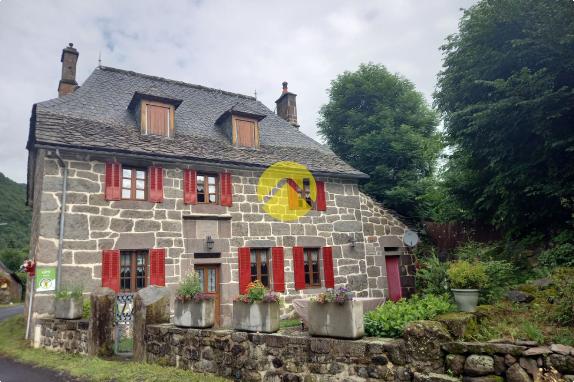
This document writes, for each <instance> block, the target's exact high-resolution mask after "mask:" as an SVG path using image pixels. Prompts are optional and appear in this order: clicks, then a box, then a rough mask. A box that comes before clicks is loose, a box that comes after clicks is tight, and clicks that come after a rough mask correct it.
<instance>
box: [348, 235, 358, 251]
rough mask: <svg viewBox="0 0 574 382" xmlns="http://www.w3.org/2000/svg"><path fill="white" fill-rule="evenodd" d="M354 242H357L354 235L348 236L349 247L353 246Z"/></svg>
mask: <svg viewBox="0 0 574 382" xmlns="http://www.w3.org/2000/svg"><path fill="white" fill-rule="evenodd" d="M356 243H357V240H355V235H353V236H349V244H351V248H355V244H356Z"/></svg>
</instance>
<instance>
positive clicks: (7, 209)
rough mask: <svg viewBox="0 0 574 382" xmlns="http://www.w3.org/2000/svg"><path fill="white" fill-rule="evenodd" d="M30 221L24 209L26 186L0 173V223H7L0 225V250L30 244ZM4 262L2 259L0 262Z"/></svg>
mask: <svg viewBox="0 0 574 382" xmlns="http://www.w3.org/2000/svg"><path fill="white" fill-rule="evenodd" d="M31 221H32V212H31V210H30V208H28V207H26V186H25V185H24V184H18V183H16V182H14V181H12V180H10V179H9V178H7V177H6V176H4V175H3V174H2V173H0V223H7V224H5V225H0V250H3V249H6V248H11V249H20V248H26V247H27V246H28V245H29V242H30V222H31ZM5 260H6V258H4V257H3V258H2V262H4V263H5ZM8 262H10V261H8ZM21 264H22V263H20V264H18V266H20V265H21ZM7 266H8V265H7ZM10 269H11V270H13V271H15V270H17V268H16V269H14V268H10Z"/></svg>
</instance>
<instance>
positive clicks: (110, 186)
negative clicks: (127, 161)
mask: <svg viewBox="0 0 574 382" xmlns="http://www.w3.org/2000/svg"><path fill="white" fill-rule="evenodd" d="M121 182H122V165H121V164H119V163H106V184H105V198H106V200H121V198H122V185H121Z"/></svg>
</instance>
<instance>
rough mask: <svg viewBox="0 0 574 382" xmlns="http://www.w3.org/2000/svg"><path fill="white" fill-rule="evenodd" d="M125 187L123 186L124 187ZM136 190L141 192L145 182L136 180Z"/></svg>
mask: <svg viewBox="0 0 574 382" xmlns="http://www.w3.org/2000/svg"><path fill="white" fill-rule="evenodd" d="M124 187H125V186H124ZM136 188H138V189H140V190H143V189H144V188H145V181H143V180H136Z"/></svg>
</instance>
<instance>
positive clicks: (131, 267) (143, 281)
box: [120, 250, 148, 293]
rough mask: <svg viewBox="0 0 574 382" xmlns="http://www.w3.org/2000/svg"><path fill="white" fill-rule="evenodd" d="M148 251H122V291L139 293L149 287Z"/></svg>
mask: <svg viewBox="0 0 574 382" xmlns="http://www.w3.org/2000/svg"><path fill="white" fill-rule="evenodd" d="M147 270H148V251H146V250H138V251H120V291H121V292H124V293H131V292H137V291H138V290H140V289H142V288H145V287H146V286H147V278H148V277H147V273H148V272H147Z"/></svg>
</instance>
